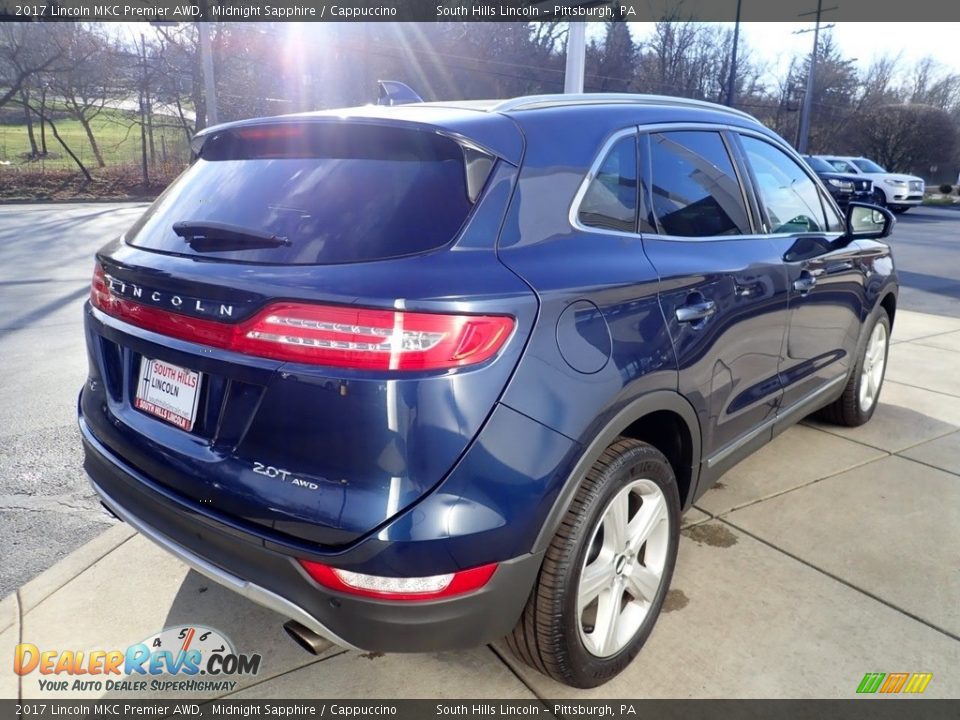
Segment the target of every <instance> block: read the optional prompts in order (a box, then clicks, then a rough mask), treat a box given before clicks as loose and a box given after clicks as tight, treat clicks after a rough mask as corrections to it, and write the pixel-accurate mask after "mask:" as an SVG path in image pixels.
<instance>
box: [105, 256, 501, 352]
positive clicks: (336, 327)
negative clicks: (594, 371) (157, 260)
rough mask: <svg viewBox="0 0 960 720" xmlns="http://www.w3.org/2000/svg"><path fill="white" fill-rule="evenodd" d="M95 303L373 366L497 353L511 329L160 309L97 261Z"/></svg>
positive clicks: (248, 348) (262, 348)
mask: <svg viewBox="0 0 960 720" xmlns="http://www.w3.org/2000/svg"><path fill="white" fill-rule="evenodd" d="M90 302H91V304H92V305H93V306H94V307H95V308H97V309H99V310H102V311H103V312H105V313H107V314H108V315H111V316H113V317H116V318H119V319H121V320H124V321H126V322H129V323H131V324H133V325H136V326H138V327H142V328H144V329H146V330H152V331H153V332H158V333H161V334H163V335H168V336H170V337H175V338H179V339H181V340H189V341H191V342H197V343H202V344H205V345H211V346H214V347H219V348H223V349H226V350H232V351H234V352H240V353H246V354H248V355H256V356H258V357H266V358H272V359H275V360H286V361H290V362H298V363H308V364H312V365H329V366H333V367H348V368H357V369H368V370H439V369H446V368H455V367H463V366H466V365H475V364H477V363H482V362H484V361H485V360H488V359H490V358H491V357H493V356H494V355H495V354H496V353H497V351H499V350H500V348H501V347H503V344H504V343H505V342H506V341H507V338H509V336H510V333H511V332H512V331H513V324H514V323H513V318H511V317H509V316H506V315H449V314H440V313H421V312H407V311H400V310H372V309H367V308H354V307H344V306H333V305H314V304H308V303H294V302H279V303H274V304H271V305H268V306H267V307H266V308H264V309H263V310H261V311H260V312H258V313H257V314H256V315H254V316H253V317H252V318H250V319H248V320H245V321H243V322H240V323H233V324H229V323H220V322H214V321H212V320H204V319H200V318H194V317H190V316H188V315H182V314H180V313H174V312H169V311H167V310H160V309H158V308H153V307H150V306H148V305H143V304H141V303H138V302H134V301H133V300H130V299H128V298H124V297H119V296H117V295H114V294H113V293H112V292H111V291H110V279H109V278H108V277H107V276H106V275H105V274H104V272H103V268H102V267H100V265H99V264H97V266H96V269H95V270H94V274H93V284H92V287H91V290H90Z"/></svg>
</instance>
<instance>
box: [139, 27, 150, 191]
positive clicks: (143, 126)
mask: <svg viewBox="0 0 960 720" xmlns="http://www.w3.org/2000/svg"><path fill="white" fill-rule="evenodd" d="M148 103H149V100H148V99H147V40H146V38H145V37H144V36H143V33H140V168H141V170H142V172H143V184H144V185H149V184H150V173H149V170H148V168H149V165H148V164H147V113H148V112H149V108H148V107H147V105H148Z"/></svg>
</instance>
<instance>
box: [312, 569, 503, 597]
mask: <svg viewBox="0 0 960 720" xmlns="http://www.w3.org/2000/svg"><path fill="white" fill-rule="evenodd" d="M299 562H300V564H301V565H302V566H303V569H304V570H306V571H307V573H308V574H309V575H310V577H312V578H313V579H314V580H316V581H317V582H318V583H319V584H320V585H323V586H324V587H326V588H329V589H331V590H337V591H339V592H343V593H348V594H350V595H359V596H361V597H371V598H379V599H381V600H438V599H440V598H448V597H453V596H455V595H462V594H463V593H468V592H470V591H472V590H478V589H480V588H482V587H483V586H484V585H486V584H487V583H488V582H489V581H490V578H491V577H493V573H494V571H496V569H497V563H492V564H490V565H481V566H480V567H475V568H471V569H469V570H460V571H459V572H455V573H446V574H444V575H430V576H427V577H407V578H398V577H382V576H379V575H365V574H363V573H358V572H352V571H350V570H341V569H340V568H332V567H330V566H329V565H324V564H322V563H318V562H313V561H312V560H300V561H299Z"/></svg>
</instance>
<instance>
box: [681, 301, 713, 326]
mask: <svg viewBox="0 0 960 720" xmlns="http://www.w3.org/2000/svg"><path fill="white" fill-rule="evenodd" d="M716 312H717V304H716V303H715V302H714V301H713V300H704V301H702V302H693V303H687V304H686V305H681V306H680V307H678V308H677V322H682V323H688V322H697V321H698V320H706V319H707V318H708V317H711V316H712V315H713V314H714V313H716Z"/></svg>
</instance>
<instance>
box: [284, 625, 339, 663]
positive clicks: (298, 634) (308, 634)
mask: <svg viewBox="0 0 960 720" xmlns="http://www.w3.org/2000/svg"><path fill="white" fill-rule="evenodd" d="M283 629H284V631H286V633H287V635H289V636H290V639H291V640H293V641H294V642H295V643H296V644H297V645H299V646H300V647H302V648H303V649H304V650H306V651H307V652H308V653H310V654H311V655H319V654H320V653H322V652H323V651H324V650H326V649H327V648H329V647H330V645H331V644H332V643H331V642H330V641H329V640H327V639H326V638H324V637H322V636H321V635H318V634H317V633H315V632H314V631H313V630H311V629H310V628H308V627H307V626H306V625H301V624H300V623H298V622H297V621H296V620H287V622H285V623H284V624H283Z"/></svg>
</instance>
